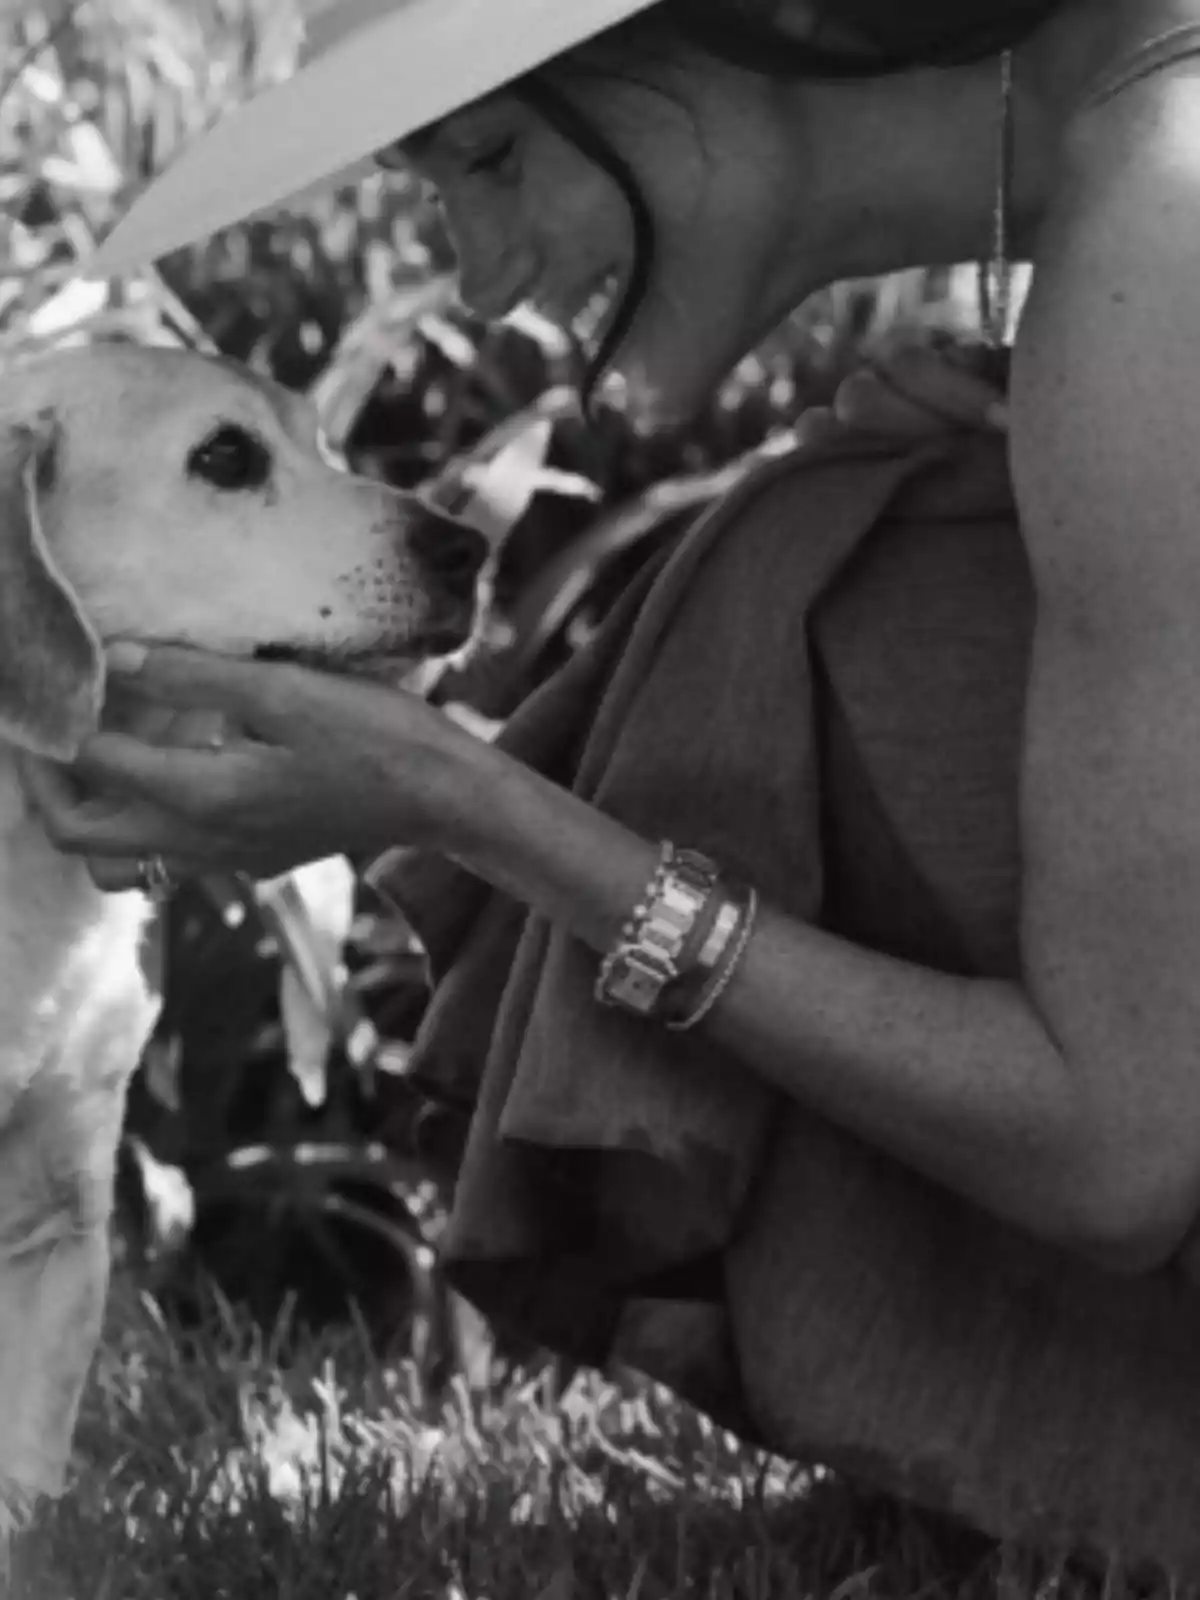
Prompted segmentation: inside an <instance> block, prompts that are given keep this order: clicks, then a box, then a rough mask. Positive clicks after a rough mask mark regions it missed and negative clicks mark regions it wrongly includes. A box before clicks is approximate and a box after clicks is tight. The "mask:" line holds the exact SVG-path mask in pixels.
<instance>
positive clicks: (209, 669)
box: [105, 640, 292, 738]
mask: <svg viewBox="0 0 1200 1600" xmlns="http://www.w3.org/2000/svg"><path fill="white" fill-rule="evenodd" d="M105 654H106V659H107V663H108V672H109V677H110V680H111V681H112V682H113V684H114V685H115V686H116V687H117V688H118V689H119V690H120V691H123V692H128V693H131V694H134V695H137V696H139V697H141V698H142V699H145V700H150V701H153V702H156V703H158V704H163V705H168V706H170V707H172V708H173V709H174V710H177V711H200V712H208V713H223V714H224V716H225V717H226V718H228V719H230V720H232V721H233V722H235V723H237V724H238V725H240V726H241V727H243V728H245V729H246V730H247V732H249V733H251V734H255V735H257V736H259V737H261V738H270V736H271V734H272V733H273V732H274V731H277V730H278V729H279V727H280V726H281V725H282V724H283V723H285V722H286V720H287V717H288V712H289V710H290V707H291V696H290V695H289V693H288V686H289V684H290V682H291V672H292V669H291V668H289V667H286V666H283V665H279V664H276V663H268V662H263V661H240V660H237V659H235V658H234V657H232V656H222V655H213V654H210V653H208V652H207V651H203V650H188V649H185V648H184V647H183V646H177V645H154V646H149V647H147V646H143V645H139V644H131V643H129V642H127V641H124V640H118V641H117V642H116V643H114V644H112V645H110V646H109V647H108V649H107V651H106V652H105Z"/></svg>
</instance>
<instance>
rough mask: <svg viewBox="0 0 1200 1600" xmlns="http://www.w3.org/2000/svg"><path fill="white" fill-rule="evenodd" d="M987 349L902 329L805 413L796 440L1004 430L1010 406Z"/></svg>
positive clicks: (904, 437)
mask: <svg viewBox="0 0 1200 1600" xmlns="http://www.w3.org/2000/svg"><path fill="white" fill-rule="evenodd" d="M991 359H992V357H991V352H990V351H987V350H984V349H983V348H982V347H980V346H978V345H973V344H969V343H967V342H966V341H963V340H947V339H933V340H931V339H929V338H926V339H924V340H921V341H919V342H918V341H916V340H914V339H913V337H912V336H911V335H903V336H901V337H900V338H898V339H896V340H894V341H893V342H892V343H890V344H888V345H885V346H884V348H883V350H882V351H881V352H880V353H879V354H878V355H877V356H875V357H874V358H873V359H872V360H871V361H870V362H869V363H868V364H866V365H865V366H862V367H857V368H856V369H855V370H854V371H853V372H852V373H850V375H849V376H848V377H847V378H845V379H843V381H842V383H841V384H840V385H839V387H838V389H837V392H836V394H835V395H834V397H833V401H832V404H830V405H828V406H813V407H812V408H811V410H808V411H806V412H804V413H803V415H802V416H801V418H800V421H799V424H798V428H797V432H798V436H799V441H800V443H801V444H802V445H819V444H825V443H828V442H831V441H835V440H838V439H844V438H846V437H847V435H862V434H870V435H873V436H875V437H878V438H885V439H899V440H912V441H915V440H918V439H924V438H928V437H929V436H930V435H931V434H937V433H944V432H945V431H946V429H947V427H953V428H966V429H982V430H987V431H990V432H998V433H1004V432H1006V431H1007V428H1008V408H1007V405H1006V402H1005V398H1004V394H1003V392H1002V391H1001V390H1000V389H999V388H998V387H997V385H996V384H995V382H994V381H993V380H992V378H991V377H990V376H989V375H988V373H987V372H986V370H985V368H986V366H987V363H988V362H989V361H990V360H991Z"/></svg>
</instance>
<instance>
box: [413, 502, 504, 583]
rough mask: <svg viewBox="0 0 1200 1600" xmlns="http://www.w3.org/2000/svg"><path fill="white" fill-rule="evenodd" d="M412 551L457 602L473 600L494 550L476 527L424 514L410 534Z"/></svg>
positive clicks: (435, 580) (435, 515)
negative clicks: (484, 568) (484, 565)
mask: <svg viewBox="0 0 1200 1600" xmlns="http://www.w3.org/2000/svg"><path fill="white" fill-rule="evenodd" d="M408 542H409V548H410V549H411V550H412V552H413V554H414V555H415V556H416V558H417V560H418V561H419V562H420V563H421V565H422V566H423V567H424V568H425V571H426V572H427V573H428V574H429V576H430V577H431V578H432V579H433V581H434V582H435V583H437V584H439V585H440V586H441V587H442V588H443V589H446V590H448V591H449V592H450V594H451V595H452V596H453V598H455V599H462V600H469V599H470V598H471V597H472V595H474V593H475V584H476V582H477V580H478V578H479V574H480V572H481V570H482V568H483V564H484V562H485V561H486V560H487V558H488V555H489V553H490V551H491V546H490V545H489V544H488V542H487V540H486V539H485V538H484V536H483V534H482V533H479V532H478V531H477V530H476V529H475V528H468V527H467V526H466V525H465V523H462V522H455V521H453V520H452V519H451V518H450V517H440V516H438V515H437V514H436V512H431V511H422V513H421V515H420V517H419V518H418V520H417V522H416V524H415V526H414V527H413V528H412V529H411V530H410V533H409V540H408Z"/></svg>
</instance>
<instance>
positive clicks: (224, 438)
mask: <svg viewBox="0 0 1200 1600" xmlns="http://www.w3.org/2000/svg"><path fill="white" fill-rule="evenodd" d="M188 472H189V473H190V474H191V475H192V476H193V477H196V478H203V479H204V480H205V482H206V483H211V484H212V485H213V487H214V488H215V489H231V490H233V489H261V488H262V486H263V484H264V483H266V481H267V479H268V478H269V477H270V476H271V456H270V452H269V451H268V450H267V447H266V445H265V444H263V442H262V440H261V439H256V438H255V437H254V435H253V434H252V433H247V432H246V430H245V428H238V427H235V426H234V424H233V423H225V424H224V425H223V426H222V427H220V428H218V429H216V431H215V432H214V433H210V434H209V436H208V438H207V439H205V441H204V443H203V444H198V445H197V446H196V448H195V449H194V450H193V451H192V453H191V455H190V456H189V457H188Z"/></svg>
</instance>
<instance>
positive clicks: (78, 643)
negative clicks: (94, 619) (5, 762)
mask: <svg viewBox="0 0 1200 1600" xmlns="http://www.w3.org/2000/svg"><path fill="white" fill-rule="evenodd" d="M57 455H58V425H57V423H56V421H55V418H54V416H53V413H50V412H42V413H39V414H38V415H37V416H36V417H35V418H33V419H32V420H25V421H21V422H15V423H14V422H10V421H8V420H3V421H0V739H5V740H8V741H9V742H10V743H13V744H18V745H20V746H21V747H22V748H23V749H26V750H30V751H33V752H34V753H36V754H37V755H42V756H50V757H52V758H54V759H56V760H60V761H66V760H70V759H71V757H73V756H74V755H75V754H76V753H77V752H78V750H79V746H80V745H81V744H82V742H83V740H84V739H85V738H86V737H87V736H88V734H90V733H92V732H94V731H95V729H96V727H97V725H98V723H99V720H100V708H101V705H102V703H103V699H104V654H103V650H102V647H101V643H100V639H99V636H98V635H97V633H96V630H95V629H94V628H93V627H92V625H91V624H90V623H89V622H88V620H87V618H86V617H85V616H84V614H83V611H82V610H81V608H80V605H79V602H78V601H77V600H76V598H75V596H74V594H73V593H72V591H71V588H70V586H69V584H68V583H67V581H66V579H65V578H64V577H63V575H62V573H61V572H59V570H58V568H57V566H56V565H55V562H54V558H53V556H52V555H51V553H50V551H49V549H48V548H47V545H46V539H45V534H44V532H43V529H42V520H41V514H40V509H39V496H40V495H45V494H50V493H53V488H54V480H55V473H56V470H57Z"/></svg>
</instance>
